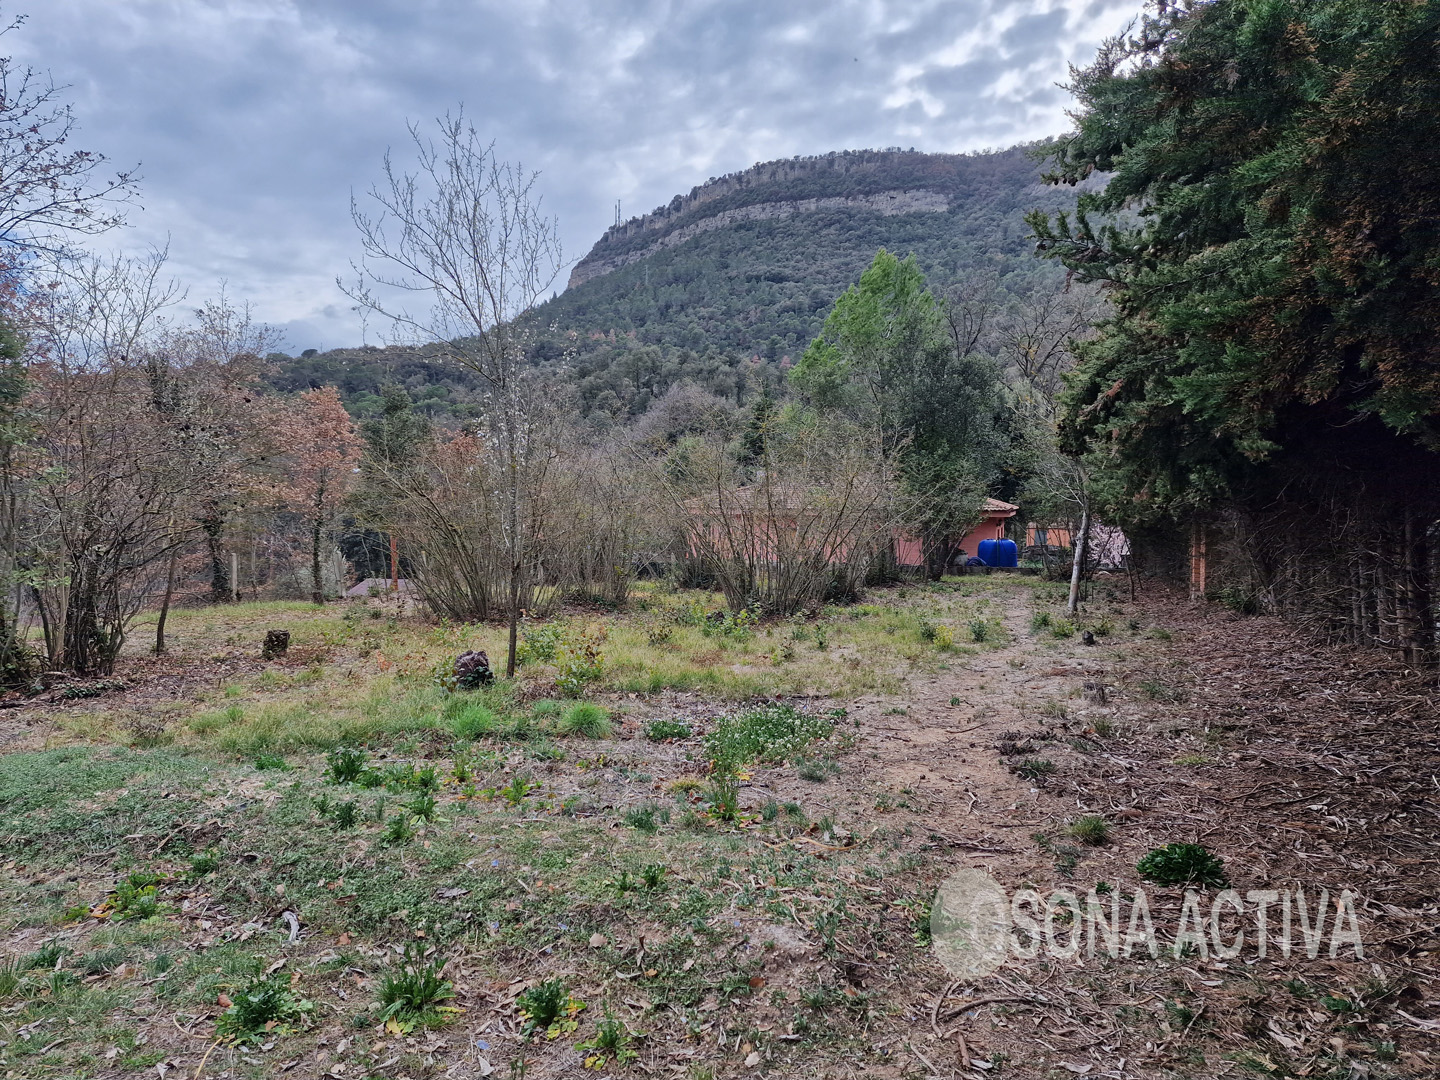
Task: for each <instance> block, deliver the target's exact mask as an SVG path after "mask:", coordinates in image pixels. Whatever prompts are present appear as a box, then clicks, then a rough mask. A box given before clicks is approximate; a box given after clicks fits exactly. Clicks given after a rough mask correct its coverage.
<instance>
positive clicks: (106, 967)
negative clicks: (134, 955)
mask: <svg viewBox="0 0 1440 1080" xmlns="http://www.w3.org/2000/svg"><path fill="white" fill-rule="evenodd" d="M129 958H130V950H129V949H127V948H126V947H125V946H124V945H112V946H111V947H110V948H108V949H96V950H95V951H94V952H92V953H86V954H85V955H84V956H82V957H81V958H80V964H79V967H80V974H82V975H105V974H108V973H109V972H112V971H114V970H115V969H116V968H118V967H119V966H120V965H121V964H123V963H124V962H125V961H126V960H128V959H129Z"/></svg>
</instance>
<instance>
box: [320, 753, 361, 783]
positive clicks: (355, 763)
mask: <svg viewBox="0 0 1440 1080" xmlns="http://www.w3.org/2000/svg"><path fill="white" fill-rule="evenodd" d="M365 759H366V755H365V751H364V750H361V749H360V748H359V747H357V746H341V747H338V748H336V749H334V750H332V751H330V753H328V754H326V755H325V775H326V776H327V777H328V778H329V779H330V780H331V781H332V782H333V783H336V784H353V783H355V781H357V780H359V779H360V775H361V774H362V773H363V772H364V771H365Z"/></svg>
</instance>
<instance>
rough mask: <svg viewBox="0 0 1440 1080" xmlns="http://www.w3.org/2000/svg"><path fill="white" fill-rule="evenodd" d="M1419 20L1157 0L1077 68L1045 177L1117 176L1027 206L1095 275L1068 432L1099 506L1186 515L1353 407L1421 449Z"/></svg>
mask: <svg viewBox="0 0 1440 1080" xmlns="http://www.w3.org/2000/svg"><path fill="white" fill-rule="evenodd" d="M1437 36H1440V3H1435V2H1431V0H1426V2H1408V0H1407V2H1402V3H1392V2H1387V0H1212V2H1204V3H1191V4H1185V5H1174V4H1166V3H1159V4H1157V5H1155V10H1154V14H1153V15H1151V16H1150V17H1149V18H1147V19H1145V20H1144V22H1143V23H1142V25H1141V26H1140V29H1139V33H1138V34H1136V35H1135V36H1133V37H1127V38H1123V39H1116V40H1113V41H1111V42H1109V43H1107V44H1106V46H1105V47H1104V48H1103V49H1102V51H1101V54H1100V56H1099V58H1098V59H1097V60H1096V62H1095V63H1094V65H1092V66H1091V67H1090V68H1088V69H1086V70H1084V71H1080V72H1078V73H1077V75H1076V78H1075V81H1074V83H1073V85H1072V87H1071V89H1072V90H1073V92H1074V93H1075V94H1076V96H1077V98H1078V99H1079V102H1080V105H1081V111H1080V114H1079V121H1078V127H1077V130H1076V131H1075V132H1074V133H1073V134H1072V135H1071V136H1069V137H1068V138H1066V139H1063V140H1061V141H1060V142H1058V143H1057V144H1055V148H1054V152H1053V158H1052V160H1053V163H1054V166H1055V172H1054V174H1053V175H1052V177H1051V179H1053V180H1057V181H1060V182H1063V183H1069V184H1077V183H1079V182H1081V181H1083V180H1085V179H1086V178H1087V177H1090V176H1092V175H1094V174H1096V173H1110V174H1112V175H1111V177H1110V179H1109V181H1108V183H1107V184H1106V185H1105V186H1104V187H1103V188H1102V189H1100V190H1098V191H1087V192H1085V193H1083V194H1081V195H1080V197H1079V200H1078V204H1077V207H1076V210H1075V213H1074V216H1073V219H1072V217H1071V216H1069V215H1067V214H1064V213H1061V214H1059V215H1057V216H1056V217H1054V218H1051V217H1048V216H1047V215H1044V214H1040V213H1035V214H1032V215H1031V216H1030V217H1029V219H1028V220H1029V222H1030V224H1031V226H1032V228H1033V229H1034V230H1035V234H1036V236H1037V238H1038V239H1039V242H1040V246H1041V248H1042V249H1043V250H1044V251H1045V252H1046V253H1047V254H1049V255H1052V256H1058V257H1059V258H1061V259H1062V260H1063V261H1064V262H1065V264H1066V266H1067V267H1068V268H1069V269H1070V270H1071V271H1072V272H1073V273H1074V274H1076V275H1077V276H1078V277H1080V278H1081V279H1082V280H1095V281H1102V282H1105V283H1106V284H1107V286H1108V288H1109V297H1110V299H1111V301H1112V303H1113V307H1114V315H1113V317H1111V318H1109V319H1107V320H1105V321H1104V322H1102V323H1101V324H1100V326H1099V333H1098V334H1097V336H1096V337H1095V338H1094V339H1093V340H1092V341H1088V342H1085V343H1083V344H1081V345H1080V346H1079V349H1078V355H1079V357H1080V363H1079V365H1078V370H1077V373H1076V376H1075V378H1074V379H1073V381H1072V389H1071V394H1070V397H1069V402H1068V408H1067V411H1066V415H1065V417H1064V421H1063V431H1064V435H1065V440H1066V444H1067V446H1068V448H1069V449H1070V450H1071V451H1073V452H1081V451H1085V450H1087V449H1088V450H1091V451H1093V452H1094V453H1095V454H1096V456H1097V466H1098V469H1097V481H1098V482H1099V483H1101V484H1102V485H1104V486H1105V489H1106V491H1107V493H1108V501H1109V504H1110V509H1111V512H1112V514H1114V515H1118V516H1120V517H1122V518H1127V519H1129V520H1131V521H1146V520H1155V519H1156V518H1158V517H1160V516H1162V515H1166V514H1171V515H1175V516H1181V517H1183V516H1184V515H1185V514H1186V513H1188V512H1190V511H1193V510H1195V509H1197V508H1203V507H1207V506H1211V505H1214V504H1216V503H1217V502H1219V501H1221V500H1223V499H1225V498H1227V497H1229V496H1232V495H1235V494H1238V493H1243V491H1244V490H1245V488H1246V485H1247V484H1249V483H1250V482H1251V481H1252V480H1253V479H1254V478H1255V476H1256V473H1257V469H1259V468H1260V466H1261V464H1262V463H1265V462H1267V461H1269V460H1272V459H1274V458H1275V457H1276V455H1277V453H1279V452H1280V451H1282V450H1285V449H1287V448H1288V449H1295V448H1298V447H1299V446H1302V445H1314V440H1316V439H1317V438H1318V439H1320V440H1322V441H1323V440H1324V439H1325V438H1326V437H1327V436H1326V434H1325V433H1327V432H1329V433H1332V434H1333V435H1334V436H1335V437H1336V438H1340V437H1342V433H1343V432H1344V430H1345V429H1346V428H1351V429H1352V433H1353V430H1354V429H1355V426H1356V425H1360V427H1361V428H1365V427H1366V426H1367V425H1366V424H1365V421H1367V420H1369V421H1372V423H1370V424H1369V425H1368V430H1369V431H1370V432H1371V434H1372V437H1371V439H1370V440H1369V443H1368V445H1369V446H1370V447H1371V448H1372V452H1373V451H1374V450H1380V452H1384V453H1389V454H1393V455H1396V457H1397V459H1401V458H1408V457H1412V456H1413V453H1414V451H1415V450H1416V448H1417V444H1418V446H1424V447H1428V448H1430V449H1432V450H1433V449H1436V448H1440V424H1437V420H1440V415H1437V414H1440V364H1437V363H1436V360H1435V351H1434V350H1435V344H1434V343H1435V341H1436V340H1437V339H1440V291H1437V285H1440V110H1437V109H1436V108H1435V102H1436V101H1437V100H1440V65H1437V64H1436V62H1435V56H1436V45H1437ZM1382 425H1383V427H1384V428H1385V429H1387V430H1388V431H1389V432H1390V433H1392V434H1393V435H1399V436H1401V438H1400V439H1393V438H1386V437H1385V436H1384V434H1383V433H1382V432H1380V431H1378V430H1376V429H1378V428H1379V427H1381V426H1382ZM1355 445H1356V446H1357V447H1358V446H1360V445H1361V444H1360V443H1359V442H1356V443H1355ZM1425 456H1426V457H1428V456H1429V455H1425Z"/></svg>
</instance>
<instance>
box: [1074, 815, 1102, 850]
mask: <svg viewBox="0 0 1440 1080" xmlns="http://www.w3.org/2000/svg"><path fill="white" fill-rule="evenodd" d="M1069 832H1070V835H1071V836H1073V837H1074V838H1075V839H1076V840H1079V841H1080V842H1081V843H1082V844H1088V845H1090V846H1091V847H1098V846H1099V845H1101V844H1103V843H1105V842H1106V841H1108V840H1109V839H1110V822H1108V821H1106V820H1105V817H1104V815H1102V814H1081V815H1080V816H1079V817H1077V818H1076V819H1075V820H1074V821H1072V822H1071V823H1070V828H1069Z"/></svg>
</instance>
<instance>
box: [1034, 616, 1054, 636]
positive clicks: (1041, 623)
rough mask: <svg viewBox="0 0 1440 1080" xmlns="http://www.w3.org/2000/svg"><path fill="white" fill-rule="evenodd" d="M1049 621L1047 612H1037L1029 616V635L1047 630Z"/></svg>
mask: <svg viewBox="0 0 1440 1080" xmlns="http://www.w3.org/2000/svg"><path fill="white" fill-rule="evenodd" d="M1051 621H1052V620H1051V618H1050V613H1049V612H1048V611H1037V612H1036V613H1035V614H1034V615H1032V616H1030V631H1031V633H1035V634H1038V633H1040V631H1042V630H1049V629H1050V623H1051Z"/></svg>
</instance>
